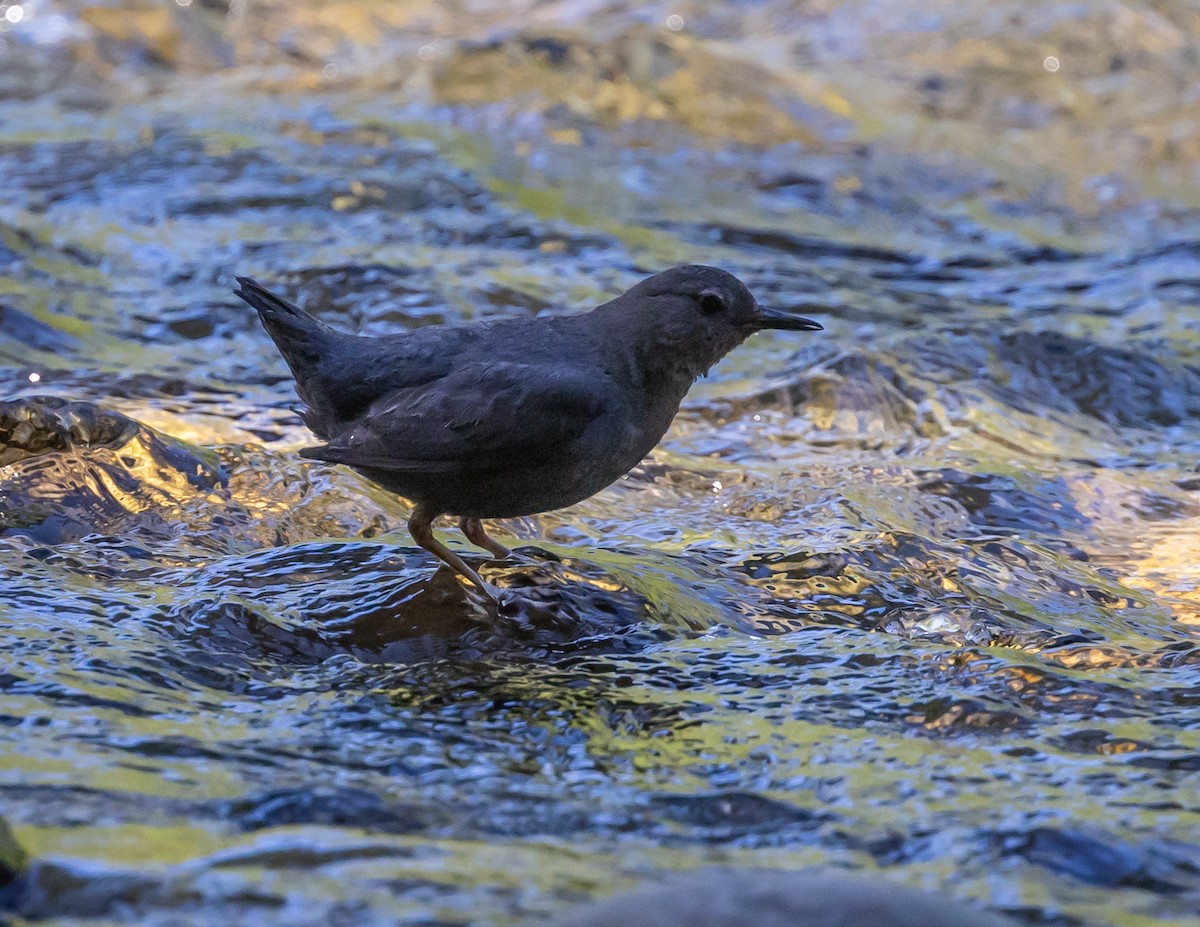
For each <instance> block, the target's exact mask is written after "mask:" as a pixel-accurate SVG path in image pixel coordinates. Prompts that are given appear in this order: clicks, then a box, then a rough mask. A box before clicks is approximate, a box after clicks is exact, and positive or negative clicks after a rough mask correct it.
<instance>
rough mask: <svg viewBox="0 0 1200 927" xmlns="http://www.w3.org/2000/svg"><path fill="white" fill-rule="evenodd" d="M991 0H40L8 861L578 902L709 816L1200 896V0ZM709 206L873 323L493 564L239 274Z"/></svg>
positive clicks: (16, 207)
mask: <svg viewBox="0 0 1200 927" xmlns="http://www.w3.org/2000/svg"><path fill="white" fill-rule="evenodd" d="M974 6H976V7H977V9H972V4H955V5H942V4H934V5H932V6H931V5H928V4H923V5H920V7H919V8H918V7H917V6H915V5H908V4H903V3H901V4H876V5H873V4H863V3H858V4H855V3H844V4H823V5H820V7H821V8H820V9H818V8H817V6H815V5H814V6H813V7H812V8H809V7H806V6H805V7H798V8H797V7H794V6H793V5H791V4H782V3H773V2H766V3H762V4H745V5H741V4H739V5H732V4H731V5H727V6H721V7H719V8H718V9H716V10H715V11H713V10H710V9H706V8H705V7H704V6H695V7H688V6H686V5H684V6H677V7H672V8H671V9H668V8H666V7H665V6H664V7H661V8H660V7H659V6H641V5H629V6H626V5H622V4H620V3H613V4H610V5H607V6H600V5H594V4H582V3H573V2H565V3H555V4H541V5H535V6H533V7H531V8H530V9H529V10H524V11H522V12H519V13H518V12H515V11H514V10H497V9H495V8H493V7H492V6H489V5H487V4H482V3H466V4H462V5H460V6H458V7H454V8H453V9H451V8H450V7H449V5H434V4H430V5H422V4H387V5H384V4H379V5H374V6H373V5H371V4H369V3H364V4H350V3H345V4H334V3H318V2H313V3H306V4H302V5H298V6H297V5H293V6H290V7H287V8H284V7H274V6H272V5H270V4H262V5H258V4H246V3H237V2H234V3H231V4H228V5H225V4H223V3H221V2H220V0H214V2H206V0H200V2H197V3H195V4H187V5H185V4H182V3H178V4H168V5H155V4H151V3H147V4H145V5H141V6H139V5H137V4H130V5H125V6H124V7H122V8H116V7H105V6H99V5H92V4H90V3H87V2H84V0H72V2H70V3H57V2H36V3H35V2H33V0H31V2H30V3H29V4H27V5H26V6H25V7H23V8H22V9H23V13H22V14H21V15H20V16H18V17H17V18H16V21H14V20H13V17H11V16H9V17H8V18H7V19H6V20H5V22H7V23H8V24H9V27H10V28H8V30H7V31H6V32H3V33H0V181H2V184H3V196H2V197H0V269H2V270H3V274H2V275H0V382H2V383H3V387H4V390H3V394H2V395H0V398H2V399H3V402H0V622H2V624H3V628H4V634H5V646H4V648H3V650H4V656H3V658H0V692H2V693H3V694H2V697H0V812H2V813H3V815H4V818H5V819H7V821H8V823H9V824H10V825H11V826H12V828H13V833H14V835H15V838H16V840H17V842H18V843H20V844H21V845H23V846H24V848H25V849H26V850H27V851H28V852H29V853H30V855H31V857H32V859H33V860H34V862H33V863H32V866H31V868H29V870H28V871H27V872H26V873H25V875H23V876H22V877H20V878H18V879H16V880H15V881H13V882H12V884H10V885H9V887H8V888H7V889H0V901H3V903H4V904H7V905H8V906H9V907H10V908H12V909H14V910H15V911H16V912H17V915H16V916H18V917H23V918H28V919H37V920H39V921H41V922H46V923H62V924H67V923H77V922H78V923H85V922H86V923H113V924H116V923H122V924H178V923H233V922H244V923H250V922H253V923H261V924H288V925H297V924H313V925H316V924H322V925H325V924H342V923H344V924H356V925H359V924H362V925H367V924H397V923H400V924H413V925H416V924H422V925H432V924H446V925H450V924H467V923H471V924H497V925H499V924H533V923H543V922H548V921H550V920H552V919H553V918H554V917H555V916H557V915H558V914H559V913H560V912H562V911H564V910H566V909H567V908H569V907H570V906H571V905H572V904H573V903H575V902H578V901H581V900H584V899H586V898H588V897H592V896H594V895H602V894H608V893H610V892H612V891H614V890H617V889H620V888H624V887H629V886H632V885H635V884H639V883H642V882H644V881H646V880H647V879H651V880H652V879H653V878H655V877H656V875H657V874H660V873H662V872H666V871H670V870H678V869H690V868H694V867H697V866H699V865H702V864H705V863H713V862H720V863H724V864H730V865H746V866H756V867H762V866H766V867H774V868H792V867H795V868H800V867H811V866H817V867H822V866H823V867H831V868H832V867H839V868H854V869H862V870H867V871H872V872H876V873H878V875H879V876H880V877H882V878H891V879H894V880H896V881H900V882H905V883H908V884H913V885H917V886H920V887H924V888H926V889H930V890H934V891H944V892H946V893H947V894H951V895H955V896H958V897H963V898H968V899H974V900H975V901H976V902H977V903H979V904H982V905H986V906H989V907H991V908H992V909H994V910H997V911H1001V912H1006V913H1008V914H1010V915H1012V916H1013V917H1014V918H1015V919H1016V920H1017V921H1018V922H1022V923H1028V924H1056V925H1077V924H1122V925H1125V924H1129V925H1135V924H1136V925H1149V924H1160V923H1161V924H1184V923H1188V924H1194V923H1200V863H1198V862H1197V861H1198V860H1200V802H1198V800H1197V795H1200V788H1198V787H1200V734H1198V731H1200V681H1198V680H1200V589H1198V587H1197V577H1198V576H1200V566H1198V565H1200V469H1198V467H1200V310H1198V309H1197V305H1196V303H1197V299H1198V298H1200V231H1198V230H1200V220H1198V216H1197V214H1196V213H1195V211H1194V207H1195V206H1196V196H1195V190H1196V189H1197V187H1196V180H1197V179H1198V178H1197V175H1196V173H1195V170H1196V168H1195V165H1196V164H1197V163H1200V156H1198V154H1197V153H1198V152H1200V111H1198V107H1200V104H1198V103H1197V101H1196V97H1195V93H1194V65H1193V64H1189V62H1194V60H1195V54H1196V50H1197V49H1198V48H1200V25H1198V24H1197V21H1196V19H1195V15H1194V12H1188V9H1189V8H1186V5H1184V4H1171V3H1166V4H1159V5H1156V6H1155V7H1154V8H1153V10H1151V9H1150V8H1149V7H1143V6H1140V5H1136V4H1124V5H1116V6H1113V7H1111V8H1105V9H1104V10H1099V11H1088V10H1083V9H1081V8H1078V7H1068V6H1065V5H1062V6H1055V5H1049V6H1046V7H1044V8H1043V7H1039V8H1038V9H1037V10H1036V11H1032V12H1030V11H1029V10H1028V9H1027V8H1026V7H1025V6H1024V5H1019V4H1018V5H1012V4H1010V5H1008V6H1012V9H1011V10H1009V9H1008V6H1006V5H1004V4H1001V5H999V6H996V5H994V4H984V5H979V4H976V5H974ZM168 7H171V8H170V9H168ZM0 8H3V9H13V8H15V7H13V6H12V5H11V3H10V4H9V6H8V7H3V6H2V5H0ZM669 13H674V14H675V15H677V16H680V22H675V21H672V23H673V25H681V28H679V29H673V28H671V27H670V26H668V25H667V24H666V23H667V20H666V17H667V15H668V14H669ZM1050 57H1054V58H1055V62H1059V61H1060V59H1061V65H1060V69H1059V70H1053V69H1052V68H1053V65H1050V64H1048V63H1047V62H1048V61H1049V58H1050ZM1189 75H1190V76H1189ZM682 261H695V262H704V263H712V264H718V265H720V266H722V267H726V268H728V269H729V270H731V271H733V272H734V273H736V274H738V275H739V276H741V277H742V278H743V279H744V280H746V281H747V283H748V284H749V285H750V287H751V289H752V290H753V291H754V292H755V293H756V295H757V296H758V298H759V300H760V301H761V302H763V303H764V304H766V305H771V306H775V307H779V308H783V309H796V310H803V311H806V312H808V313H809V314H817V312H821V313H822V314H820V315H819V318H820V320H821V321H822V322H823V323H824V324H825V325H826V329H827V330H826V331H825V332H824V333H819V334H816V335H812V336H809V335H807V334H795V333H773V334H769V335H768V334H763V335H758V336H755V338H754V339H752V340H751V341H750V342H749V343H747V344H746V345H745V346H743V347H742V348H741V349H739V350H738V351H737V352H735V353H734V354H733V355H731V356H730V357H729V358H727V359H726V360H725V361H723V362H722V363H721V364H720V365H719V367H718V368H716V369H715V370H714V372H713V374H712V376H711V377H710V378H709V379H707V380H705V381H702V382H701V383H699V384H698V385H697V386H696V387H695V388H694V389H693V391H692V393H691V395H690V396H689V399H688V401H687V403H686V404H685V407H684V409H683V411H682V412H681V414H680V416H679V418H678V419H677V421H676V423H675V425H674V427H673V428H672V430H671V432H670V433H669V434H668V436H667V438H666V439H665V440H664V442H663V444H662V445H661V446H660V447H659V448H658V449H657V450H656V451H655V452H654V453H653V455H652V456H651V457H650V458H649V459H648V460H646V461H645V462H644V463H643V464H642V466H640V467H639V468H638V469H636V470H635V471H634V472H632V473H631V474H630V475H629V476H628V477H626V478H625V479H624V480H622V481H620V482H619V483H618V484H616V485H615V486H613V487H611V488H610V489H608V490H606V491H605V492H603V493H601V494H600V495H598V496H596V497H595V498H593V499H590V500H588V501H586V502H584V503H582V504H580V505H578V506H575V507H574V508H572V509H569V510H566V511H562V512H554V513H549V514H546V515H541V516H537V517H532V518H525V519H519V520H512V521H506V522H501V523H497V526H496V527H497V532H496V533H497V535H498V536H499V537H501V538H502V539H503V540H504V541H505V543H507V544H509V545H510V546H513V547H515V548H516V550H517V552H518V554H519V556H518V557H517V558H514V559H513V560H511V561H508V562H504V563H495V564H489V563H486V562H485V563H483V564H482V567H481V569H482V572H483V575H484V576H485V577H486V578H487V579H488V580H489V581H491V582H493V583H495V584H497V585H499V586H502V587H506V588H507V589H509V590H511V591H510V593H509V601H510V602H511V606H510V607H508V608H506V609H505V610H503V611H501V612H499V613H497V612H495V611H489V610H486V609H484V608H483V607H482V606H481V605H479V604H477V603H475V602H473V601H472V600H471V599H469V598H467V597H466V596H465V594H464V592H463V589H462V587H461V586H460V584H459V583H458V582H457V581H456V580H455V579H454V578H453V577H452V576H450V575H449V574H448V573H447V572H446V571H445V570H441V571H436V572H435V571H434V566H435V561H433V559H432V558H431V557H430V556H429V555H428V554H426V553H425V552H424V551H421V550H419V549H417V548H415V547H414V545H413V544H412V542H411V540H410V539H409V537H408V536H407V533H406V532H405V531H404V530H403V528H404V522H405V519H406V518H407V514H408V506H407V504H406V503H405V502H404V501H403V500H400V499H396V498H394V497H391V496H389V495H387V494H386V493H383V492H382V491H380V490H378V489H376V488H375V487H373V486H371V485H370V484H368V483H366V482H365V481H364V480H362V479H360V478H359V477H357V476H356V475H354V474H353V473H351V472H349V471H347V470H344V469H340V468H333V467H327V466H322V465H317V464H312V463H309V462H306V461H302V460H301V459H300V458H298V457H297V455H296V453H295V451H296V450H297V449H298V448H299V447H301V446H303V445H304V444H305V443H306V442H308V441H309V440H310V436H308V435H307V433H306V431H305V430H304V428H303V426H302V425H301V423H300V422H299V420H298V419H297V418H296V417H295V416H294V414H293V413H292V412H291V411H290V408H289V407H290V406H291V404H292V403H293V402H294V396H293V393H292V389H291V382H290V379H289V377H288V376H287V372H286V369H285V367H284V365H283V363H282V361H281V360H280V358H279V357H278V356H277V354H276V352H275V349H274V347H273V346H272V344H271V343H270V341H269V339H268V338H267V337H266V335H265V334H264V333H263V332H262V331H261V329H260V328H259V326H258V322H257V319H256V318H255V317H254V314H253V313H252V312H250V311H248V309H247V307H246V306H244V305H243V304H241V303H240V302H239V301H238V300H237V299H236V298H235V297H233V296H232V294H231V292H230V285H231V282H232V278H233V275H234V274H235V273H238V274H248V275H252V276H255V277H257V278H259V279H261V280H263V281H264V282H267V283H269V284H270V285H271V286H273V287H275V288H277V289H278V290H279V291H280V292H282V293H284V294H286V295H288V296H289V297H292V298H294V299H295V300H297V301H298V302H299V303H300V304H301V305H302V306H304V307H305V308H307V309H308V310H310V311H312V312H314V313H315V314H317V315H319V316H320V317H321V318H323V319H325V320H326V321H329V322H330V323H332V324H334V325H336V326H338V327H341V328H343V329H345V330H349V331H356V332H361V333H366V334H379V333H383V332H392V331H399V330H404V329H406V328H414V327H417V326H421V325H428V324H434V323H439V322H444V321H452V320H463V319H486V318H499V317H511V316H522V315H538V314H543V313H545V314H551V313H557V312H566V311H577V310H579V309H583V308H587V307H590V306H591V305H594V304H596V303H598V302H600V301H603V300H604V299H607V298H609V297H611V296H612V295H614V294H615V293H617V292H619V291H620V290H621V289H623V288H624V287H626V286H628V285H630V284H632V283H633V282H635V281H636V280H638V279H640V278H641V277H642V276H644V275H646V274H647V273H649V272H652V271H655V270H658V269H661V268H663V267H665V266H668V265H670V264H673V263H678V262H682ZM812 304H816V305H819V306H820V305H823V306H826V307H828V309H827V310H814V309H812V308H811V305H812ZM806 306H808V308H807V309H805V307H806ZM3 836H4V835H3V833H2V832H0V838H2V837H3ZM6 866H8V867H9V868H11V869H19V868H20V866H19V865H18V864H17V861H16V851H15V850H14V849H13V848H12V846H9V845H7V844H6V843H5V840H4V839H0V877H6V873H7V870H6V868H5V867H6ZM7 875H8V876H11V873H7Z"/></svg>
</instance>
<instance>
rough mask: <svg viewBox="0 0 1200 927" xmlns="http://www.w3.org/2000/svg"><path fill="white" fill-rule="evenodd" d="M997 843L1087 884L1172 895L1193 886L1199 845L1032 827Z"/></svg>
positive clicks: (1195, 879) (1035, 862)
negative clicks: (1144, 841) (1133, 840)
mask: <svg viewBox="0 0 1200 927" xmlns="http://www.w3.org/2000/svg"><path fill="white" fill-rule="evenodd" d="M1002 842H1003V843H1004V845H1005V848H1006V849H1007V850H1008V851H1009V852H1015V853H1017V854H1019V855H1020V856H1023V857H1025V859H1027V860H1028V861H1029V862H1031V863H1034V864H1035V865H1038V866H1044V867H1046V868H1047V869H1050V870H1052V871H1054V872H1058V873H1060V874H1062V875H1066V876H1070V877H1072V878H1075V879H1079V880H1080V881H1083V882H1089V883H1091V884H1093V885H1109V886H1118V885H1123V886H1136V887H1138V888H1143V889H1146V890H1148V891H1152V892H1164V893H1172V892H1178V891H1182V890H1183V888H1184V886H1185V885H1188V886H1192V887H1195V885H1196V884H1197V881H1198V880H1197V876H1200V867H1198V866H1197V863H1196V860H1197V859H1200V847H1197V846H1187V845H1183V844H1179V843H1176V842H1171V841H1167V842H1161V843H1160V842H1156V841H1152V842H1150V843H1147V844H1145V845H1143V846H1138V845H1135V844H1132V843H1129V842H1127V841H1124V840H1120V839H1118V838H1115V837H1113V836H1112V835H1109V834H1103V833H1098V832H1085V831H1082V830H1073V829H1062V830H1060V829H1057V828H1051V827H1036V828H1034V829H1033V830H1031V831H1029V832H1028V833H1027V834H1021V835H1009V836H1006V837H1003V838H1002Z"/></svg>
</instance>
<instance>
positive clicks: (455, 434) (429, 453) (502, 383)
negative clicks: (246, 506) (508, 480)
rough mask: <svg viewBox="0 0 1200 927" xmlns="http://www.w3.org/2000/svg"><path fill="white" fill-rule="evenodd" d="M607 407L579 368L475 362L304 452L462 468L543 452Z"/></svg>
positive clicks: (378, 406)
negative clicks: (580, 372)
mask: <svg viewBox="0 0 1200 927" xmlns="http://www.w3.org/2000/svg"><path fill="white" fill-rule="evenodd" d="M604 410H605V401H604V396H603V390H602V389H600V388H599V387H598V384H597V383H595V382H594V381H593V380H592V379H590V378H587V377H584V376H582V375H580V374H579V373H578V372H577V371H574V370H571V369H567V368H562V367H552V368H547V367H545V366H544V365H527V364H514V363H504V362H495V363H483V364H470V365H465V366H462V367H460V368H458V369H456V370H455V371H453V372H452V373H450V374H449V375H448V376H446V377H443V378H442V379H440V380H438V381H437V382H436V384H434V385H432V386H428V385H427V386H422V387H412V388H408V389H401V390H396V391H395V392H393V393H390V394H387V395H385V396H383V397H381V398H380V399H379V400H377V401H376V402H374V403H372V405H371V407H370V409H368V410H367V412H366V413H365V414H364V415H363V416H362V417H360V418H358V419H356V420H354V421H353V422H350V423H348V424H347V425H346V426H345V428H344V429H342V430H341V431H340V432H339V433H338V434H335V435H334V436H332V438H331V439H330V440H329V442H328V443H326V444H323V445H320V446H319V447H311V448H305V449H304V450H302V451H301V452H300V453H301V454H302V455H303V456H305V457H310V458H314V459H317V460H327V461H330V462H331V463H341V464H348V465H349V466H352V467H378V468H380V469H386V470H422V471H428V472H441V473H447V474H451V473H462V472H468V471H471V470H482V469H488V468H489V467H491V466H495V465H498V464H502V463H503V462H504V461H505V460H524V459H526V458H528V457H529V456H530V455H535V454H540V453H546V452H547V451H549V450H551V449H553V448H555V447H557V446H561V445H563V444H565V443H567V442H569V441H571V440H573V439H575V438H577V437H579V436H580V435H581V434H582V433H583V431H584V429H585V428H587V426H588V424H589V423H590V422H591V421H592V420H593V419H595V418H597V417H598V416H600V415H601V414H603V412H604Z"/></svg>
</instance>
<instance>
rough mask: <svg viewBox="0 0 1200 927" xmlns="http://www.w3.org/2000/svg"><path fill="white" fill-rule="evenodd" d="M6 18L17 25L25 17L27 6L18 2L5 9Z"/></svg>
mask: <svg viewBox="0 0 1200 927" xmlns="http://www.w3.org/2000/svg"><path fill="white" fill-rule="evenodd" d="M4 18H5V19H7V20H8V21H9V22H10V23H12V24H13V25H16V24H17V23H19V22H20V21H21V20H22V19H24V18H25V8H24V7H23V6H20V5H18V4H13V5H12V6H10V7H9V8H8V9H7V10H5V11H4Z"/></svg>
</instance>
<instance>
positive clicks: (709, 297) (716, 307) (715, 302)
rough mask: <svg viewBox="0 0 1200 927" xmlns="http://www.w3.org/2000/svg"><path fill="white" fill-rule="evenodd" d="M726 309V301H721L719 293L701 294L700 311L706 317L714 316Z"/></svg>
mask: <svg viewBox="0 0 1200 927" xmlns="http://www.w3.org/2000/svg"><path fill="white" fill-rule="evenodd" d="M724 308H725V300H723V299H721V295H720V294H719V293H713V292H708V293H701V294H700V311H701V312H703V313H704V314H705V315H712V314H713V313H715V312H720V311H721V310H722V309H724Z"/></svg>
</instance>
